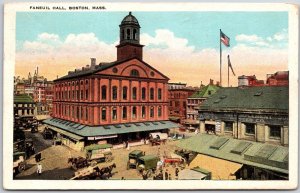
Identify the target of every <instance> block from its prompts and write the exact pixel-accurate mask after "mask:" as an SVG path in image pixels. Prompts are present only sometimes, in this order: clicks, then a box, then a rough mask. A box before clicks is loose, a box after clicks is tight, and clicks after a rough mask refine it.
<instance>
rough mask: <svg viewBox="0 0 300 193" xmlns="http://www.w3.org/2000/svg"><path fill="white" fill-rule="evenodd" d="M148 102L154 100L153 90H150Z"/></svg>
mask: <svg viewBox="0 0 300 193" xmlns="http://www.w3.org/2000/svg"><path fill="white" fill-rule="evenodd" d="M150 100H154V88H150Z"/></svg>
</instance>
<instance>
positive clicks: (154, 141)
mask: <svg viewBox="0 0 300 193" xmlns="http://www.w3.org/2000/svg"><path fill="white" fill-rule="evenodd" d="M167 139H168V134H167V133H160V132H157V133H150V134H149V142H150V144H151V145H152V146H154V145H160V144H161V143H162V144H165V143H166V141H167Z"/></svg>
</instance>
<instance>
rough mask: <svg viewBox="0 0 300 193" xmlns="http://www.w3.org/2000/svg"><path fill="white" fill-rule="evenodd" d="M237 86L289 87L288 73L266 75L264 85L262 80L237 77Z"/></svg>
mask: <svg viewBox="0 0 300 193" xmlns="http://www.w3.org/2000/svg"><path fill="white" fill-rule="evenodd" d="M238 85H239V86H288V85H289V72H288V71H278V72H275V73H274V74H267V80H266V83H264V81H263V80H257V78H256V76H255V75H253V76H245V75H242V76H239V77H238Z"/></svg>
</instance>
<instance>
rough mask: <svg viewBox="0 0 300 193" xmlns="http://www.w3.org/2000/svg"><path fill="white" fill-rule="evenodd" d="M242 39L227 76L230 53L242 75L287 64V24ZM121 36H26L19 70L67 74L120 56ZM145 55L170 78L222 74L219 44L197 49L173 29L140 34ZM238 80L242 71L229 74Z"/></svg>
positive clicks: (195, 82)
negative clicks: (108, 39)
mask: <svg viewBox="0 0 300 193" xmlns="http://www.w3.org/2000/svg"><path fill="white" fill-rule="evenodd" d="M236 40H237V45H235V46H233V47H230V48H226V49H224V50H223V58H222V60H223V66H222V70H223V80H224V79H226V80H227V78H225V77H226V76H225V75H226V73H225V72H227V58H226V57H227V55H228V54H230V58H231V63H232V65H233V68H234V71H235V72H236V74H237V76H239V75H243V74H244V75H253V74H255V75H256V76H257V77H258V78H261V79H265V75H266V74H267V73H274V72H276V71H277V70H286V69H287V58H288V57H287V55H288V53H287V48H286V44H287V31H286V30H282V31H280V32H278V33H275V34H273V35H272V36H269V37H267V38H263V37H260V36H257V35H253V34H252V35H247V34H239V35H237V36H236ZM117 44H118V41H117V40H116V41H115V42H114V43H112V44H107V43H105V41H103V40H101V39H99V38H98V37H97V36H96V35H95V34H94V33H82V34H69V35H67V37H66V38H64V39H62V38H61V37H59V35H57V34H48V33H41V34H40V35H38V36H37V38H36V40H34V41H25V42H23V44H22V45H21V46H20V47H21V48H20V49H18V51H17V55H16V75H20V76H22V77H24V76H26V75H27V73H28V71H29V70H31V69H32V70H33V69H34V68H35V66H37V65H38V66H39V67H40V68H39V70H40V72H41V73H44V74H45V76H46V77H47V78H48V79H54V78H56V76H57V75H58V76H63V75H66V74H67V72H68V71H70V70H74V69H75V68H80V67H82V66H85V65H86V64H89V63H90V61H89V60H90V58H91V57H96V58H97V63H99V62H110V61H115V60H116V48H115V46H116V45H117ZM141 44H143V45H145V47H144V61H146V62H147V63H149V64H150V65H152V66H153V67H154V68H156V69H157V70H159V71H161V72H162V73H163V74H165V75H166V76H168V77H169V78H170V82H179V81H180V82H187V83H188V84H190V85H199V84H200V82H201V81H203V83H204V84H206V83H208V82H209V79H214V80H215V81H216V80H219V67H220V66H219V50H218V49H213V48H205V49H196V48H195V46H193V45H192V42H189V41H188V39H186V38H182V37H178V36H176V34H174V32H172V31H170V30H168V29H157V30H156V31H155V34H154V35H149V34H147V33H143V34H141ZM230 80H231V82H232V83H233V85H236V84H237V77H230Z"/></svg>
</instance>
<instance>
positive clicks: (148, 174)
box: [147, 169, 153, 178]
mask: <svg viewBox="0 0 300 193" xmlns="http://www.w3.org/2000/svg"><path fill="white" fill-rule="evenodd" d="M152 173H153V171H152V169H149V170H147V178H150V177H151V176H152Z"/></svg>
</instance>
